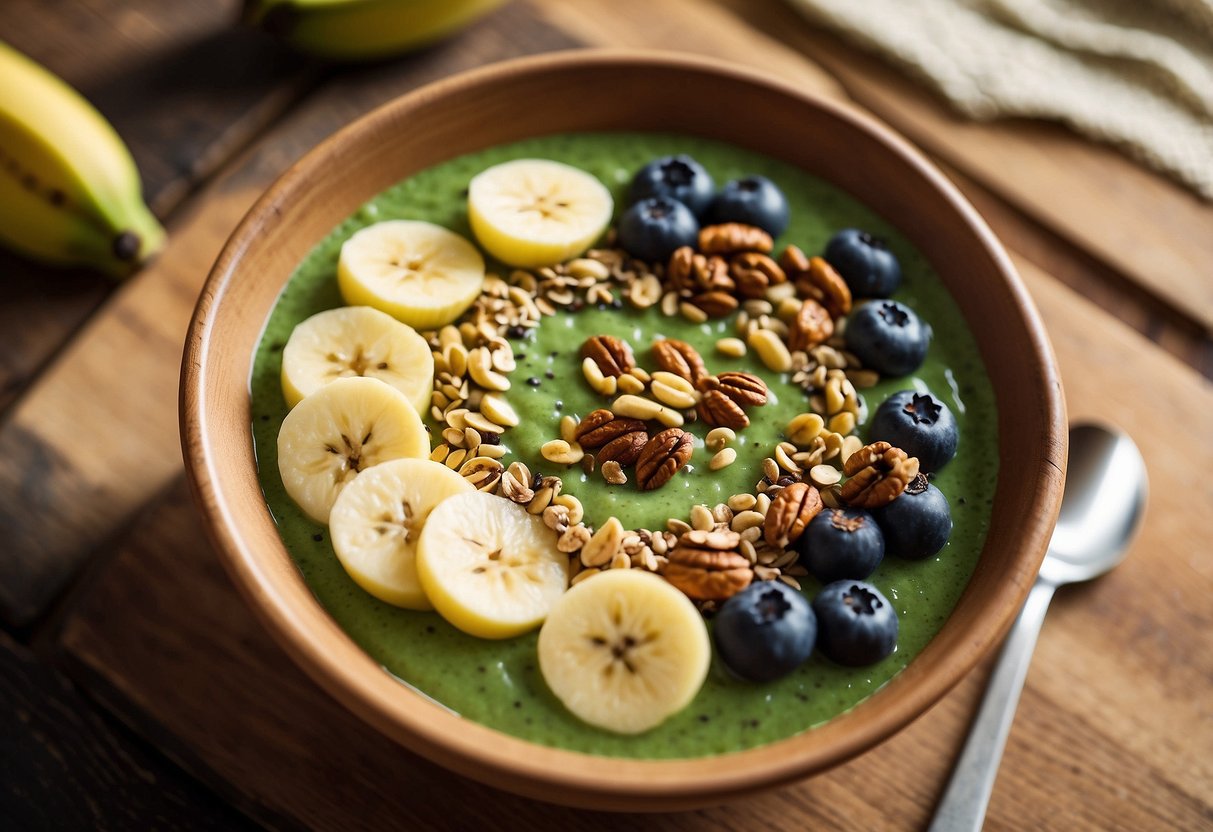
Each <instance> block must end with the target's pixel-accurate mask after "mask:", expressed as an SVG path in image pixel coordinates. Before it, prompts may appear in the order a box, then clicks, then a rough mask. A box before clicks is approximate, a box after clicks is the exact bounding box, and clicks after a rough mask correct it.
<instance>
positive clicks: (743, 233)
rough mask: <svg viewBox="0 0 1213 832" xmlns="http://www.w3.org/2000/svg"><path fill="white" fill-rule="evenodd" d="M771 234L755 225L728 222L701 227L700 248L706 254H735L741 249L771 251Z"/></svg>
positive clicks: (772, 242)
mask: <svg viewBox="0 0 1213 832" xmlns="http://www.w3.org/2000/svg"><path fill="white" fill-rule="evenodd" d="M774 247H775V241H774V240H772V239H771V235H770V234H768V233H767V232H765V231H763V230H762V229H761V228H758V227H757V226H754V225H745V224H744V223H740V222H726V223H721V224H720V225H708V226H704V227H703V228H701V229H699V250H700V251H701V252H703V253H704V254H734V253H736V252H739V251H758V252H761V253H763V254H768V253H770V251H771V249H772V248H774Z"/></svg>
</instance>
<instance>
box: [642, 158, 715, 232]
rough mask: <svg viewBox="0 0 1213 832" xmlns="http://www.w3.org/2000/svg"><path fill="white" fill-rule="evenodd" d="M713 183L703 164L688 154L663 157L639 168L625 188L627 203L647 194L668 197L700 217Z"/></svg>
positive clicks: (706, 206)
mask: <svg viewBox="0 0 1213 832" xmlns="http://www.w3.org/2000/svg"><path fill="white" fill-rule="evenodd" d="M715 190H716V183H715V182H713V181H712V175H711V174H710V173H708V172H707V170H706V169H704V167H703V165H701V164H699V163H698V162H696V161H695V160H694V159H692V158H691V157H690V156H687V155H685V154H679V155H678V156H663V157H661V158H660V159H654V160H653V161H651V162H649V163H648V164H647V165H645V166H644V167H642V168H641V169H640V170H638V171H637V172H636V175H635V176H634V177H632V184H631V185H630V186H629V187H628V205H632V204H634V203H637V202H639V201H640V200H642V199H648V198H649V197H651V196H668V197H669V198H670V199H676V200H678V201H679V202H681V203H682V204H683V205H685V206H686V207H688V208H690V209H691V213H693V214H694V215H695V216H696V217H702V216H703V215H704V212H705V211H707V210H708V206H709V205H710V204H711V202H712V195H713V193H714V191H715Z"/></svg>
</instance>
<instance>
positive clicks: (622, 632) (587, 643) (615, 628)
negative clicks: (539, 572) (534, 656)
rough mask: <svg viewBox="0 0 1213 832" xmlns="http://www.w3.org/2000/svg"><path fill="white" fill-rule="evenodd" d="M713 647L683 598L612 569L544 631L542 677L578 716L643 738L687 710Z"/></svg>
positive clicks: (557, 609)
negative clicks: (643, 733)
mask: <svg viewBox="0 0 1213 832" xmlns="http://www.w3.org/2000/svg"><path fill="white" fill-rule="evenodd" d="M711 658H712V647H711V643H710V641H709V639H708V630H707V627H705V626H704V623H703V618H702V617H701V616H700V614H699V612H698V611H697V610H696V609H695V607H694V605H693V604H691V602H690V601H689V600H688V599H687V597H686V596H685V595H683V594H682V593H681V592H679V591H678V590H677V589H675V588H674V587H672V586H671V585H670V584H668V583H666V582H665V581H664V580H662V579H661V578H659V577H657V576H656V575H653V574H651V573H648V572H644V571H641V570H638V569H611V570H609V571H607V572H604V573H602V574H601V575H596V576H594V577H593V578H590V579H589V580H587V581H583V582H581V583H579V584H577V586H575V587H573V588H572V589H570V590H569V591H568V592H567V593H565V594H564V596H563V597H562V598H561V599H560V600H559V601H558V602H557V603H556V605H555V606H554V607H553V608H552V611H551V612H550V613H549V614H548V618H547V621H546V622H544V625H543V629H541V630H540V631H539V670H540V672H541V673H542V674H543V679H544V681H545V682H547V685H548V687H549V688H551V690H552V693H554V694H556V697H557V698H558V699H559V700H560V701H561V702H563V703H564V706H565V707H566V708H568V709H569V710H570V711H571V712H572V713H573V715H574V716H576V717H578V718H579V719H581V720H583V721H584V722H588V723H589V724H591V725H595V726H597V727H599V728H603V729H606V730H607V731H614V732H616V733H619V734H639V733H641V732H643V731H647V730H649V729H650V728H653V727H655V726H657V725H660V724H661V723H662V722H664V721H665V720H666V719H667V718H668V717H670V716H671V715H673V714H675V713H677V712H678V711H680V710H682V709H683V708H685V707H686V706H687V705H688V704H689V703H690V701H691V700H692V699H694V698H695V694H696V693H698V692H699V689H700V688H701V687H702V686H703V682H704V679H706V678H707V674H708V666H709V665H710V663H711Z"/></svg>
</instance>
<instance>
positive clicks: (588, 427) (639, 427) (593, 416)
mask: <svg viewBox="0 0 1213 832" xmlns="http://www.w3.org/2000/svg"><path fill="white" fill-rule="evenodd" d="M636 431H641V432H643V431H644V422H642V421H640V420H639V419H628V418H626V417H624V416H616V415H615V414H614V413H612V412H611V411H609V410H607V409H606V408H602V407H600V408H598V409H597V410H592V411H590V413H589V414H587V415H586V417H585V418H584V419H582V420H581V422H580V423H578V425H577V430H576V433H575V434H574V435H575V436H576V438H577V444H579V445H580V446H581V447H582V448H590V449H593V448H600V447H602V446H603V445H605V444H607V443H608V442H610V441H611V440H613V439H618V438H619V437H620V436H624V435H625V434H629V433H634V432H636Z"/></svg>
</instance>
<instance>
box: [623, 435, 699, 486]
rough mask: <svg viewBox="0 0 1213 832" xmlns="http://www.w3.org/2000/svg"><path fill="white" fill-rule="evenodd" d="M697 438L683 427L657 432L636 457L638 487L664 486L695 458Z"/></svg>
mask: <svg viewBox="0 0 1213 832" xmlns="http://www.w3.org/2000/svg"><path fill="white" fill-rule="evenodd" d="M694 449H695V440H694V439H693V438H692V436H691V434H689V433H687V432H686V431H684V430H682V429H681V428H666V429H665V430H663V431H661V432H660V433H658V434H656V435H655V436H653V438H652V439H650V440H649V442H648V444H647V445H645V446H644V450H643V451H641V452H640V457H639V458H638V459H637V460H636V487H637V488H639V489H640V490H641V491H652V490H654V489H656V488H661V486H663V485H665V484H666V483H667V482H669V481H670V479H671V478H672V477H673V476H674V475H675V474H676V473H678V471H679V469H681V468H682V466H684V465H686V464H687V462H688V461H689V460H690V458H691V451H693V450H694Z"/></svg>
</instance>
